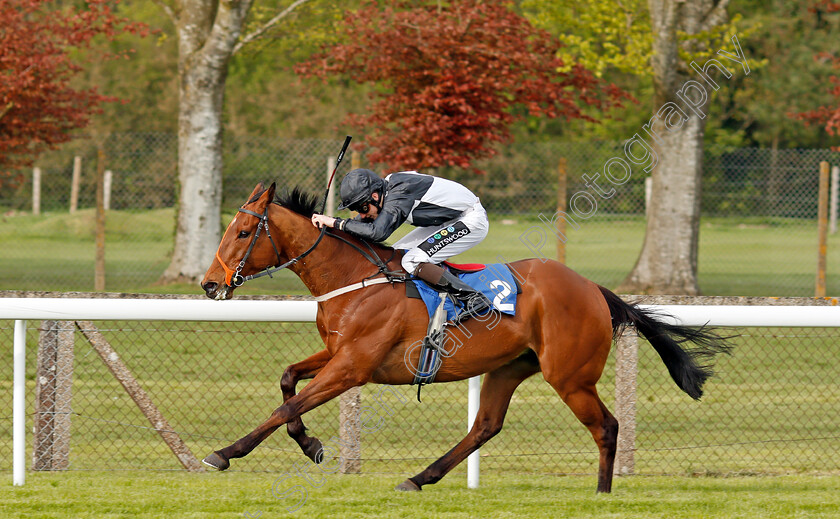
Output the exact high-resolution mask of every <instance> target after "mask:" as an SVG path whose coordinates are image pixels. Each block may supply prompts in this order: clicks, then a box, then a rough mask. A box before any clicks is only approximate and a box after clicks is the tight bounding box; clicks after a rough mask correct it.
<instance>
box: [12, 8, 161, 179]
mask: <svg viewBox="0 0 840 519" xmlns="http://www.w3.org/2000/svg"><path fill="white" fill-rule="evenodd" d="M126 32H129V33H140V32H145V27H144V26H143V25H142V24H137V23H131V22H129V21H128V20H126V19H124V18H121V17H119V16H117V15H115V14H114V13H113V11H112V9H111V4H110V3H109V2H107V1H105V0H86V1H85V2H84V3H83V4H80V5H78V6H71V7H67V8H62V7H61V6H55V5H54V4H52V3H50V2H47V1H45V0H0V75H2V77H3V81H2V82H0V166H19V165H24V164H29V163H31V161H32V160H33V159H34V158H35V157H36V156H37V155H38V154H39V153H41V152H43V151H45V150H47V149H50V148H54V147H56V146H57V145H58V144H60V143H63V142H67V141H68V140H70V138H71V131H72V130H76V129H79V128H84V127H86V126H87V125H88V124H89V123H90V117H91V114H92V113H94V112H96V111H97V110H99V109H100V105H101V104H102V103H105V102H108V101H116V100H117V99H116V98H115V97H113V96H106V95H103V94H101V93H99V91H98V90H97V89H96V88H95V87H89V88H77V87H75V86H74V85H73V84H72V81H73V79H74V78H75V77H76V76H77V75H79V73H80V72H81V71H82V70H83V64H85V63H84V60H83V59H81V58H79V56H77V55H74V51H75V50H77V49H84V48H87V47H89V46H90V44H91V41H92V40H93V39H94V38H96V37H98V36H101V37H104V38H106V39H110V40H113V39H116V38H117V37H119V36H121V35H122V34H124V33H126ZM113 57H114V56H113V55H105V56H99V57H98V59H100V60H101V59H103V58H105V59H108V58H113Z"/></svg>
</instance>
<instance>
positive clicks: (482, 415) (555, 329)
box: [201, 183, 729, 492]
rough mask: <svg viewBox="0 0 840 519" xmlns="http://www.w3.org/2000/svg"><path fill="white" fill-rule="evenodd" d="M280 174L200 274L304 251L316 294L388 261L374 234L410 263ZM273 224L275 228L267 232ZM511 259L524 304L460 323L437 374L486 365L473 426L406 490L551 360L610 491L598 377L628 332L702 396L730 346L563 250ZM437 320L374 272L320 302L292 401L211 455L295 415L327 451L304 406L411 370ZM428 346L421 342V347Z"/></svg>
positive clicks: (301, 432) (233, 453)
mask: <svg viewBox="0 0 840 519" xmlns="http://www.w3.org/2000/svg"><path fill="white" fill-rule="evenodd" d="M275 188H276V186H275V184H271V186H269V187H268V188H265V187H264V185H263V184H262V183H260V184H258V185H257V186H256V187H255V188H254V191H253V192H252V193H251V196H250V198H249V199H248V201H247V202H246V203H245V204H244V205H243V206H242V207H241V208H240V210H239V213H238V214H237V215H236V216H235V217H234V219H233V220H232V221H231V223H230V225H229V226H228V228H227V230H226V231H225V234H224V236H223V237H222V240H221V243H220V244H219V249H218V252H217V253H216V258H215V259H214V260H213V262H212V264H211V265H210V267H209V268H208V270H207V273H206V274H205V276H204V279H203V280H202V282H201V287H202V288H203V289H204V291H205V293H206V294H207V296H208V297H210V298H213V299H230V298H231V297H233V293H234V290H235V288H236V286H238V285H239V284H241V283H242V279H244V278H241V277H240V276H248V275H254V274H256V273H259V272H260V271H261V270H263V269H266V268H269V267H273V266H276V265H279V264H281V263H287V262H290V261H291V260H293V258H298V257H300V256H301V255H304V254H305V256H304V257H300V258H299V259H298V260H297V261H291V263H290V266H289V268H290V269H291V270H292V271H294V273H295V274H297V275H298V276H299V277H300V279H301V280H302V281H303V283H304V284H305V285H306V287H307V288H308V289H309V291H310V292H311V293H312V294H313V295H314V296H316V297H317V296H322V295H324V294H329V293H331V292H332V291H335V290H338V289H341V288H342V287H348V286H350V285H353V284H356V283H358V282H360V281H362V280H363V279H369V278H374V279H375V278H376V277H377V276H378V277H380V278H381V274H380V270H379V269H378V268H377V267H376V266H375V265H374V264H373V263H371V262H369V261H367V260H365V259H364V258H363V257H362V254H361V253H360V252H359V250H358V249H362V250H364V248H365V247H368V250H370V251H372V252H373V253H375V254H376V255H377V256H378V258H379V259H380V260H381V262H382V263H385V264H386V265H387V266H388V268H389V269H390V270H392V271H399V270H401V267H400V257H401V253H400V252H399V251H395V250H393V249H391V248H389V247H385V246H383V245H381V244H369V246H368V245H366V244H365V243H363V242H362V241H361V240H359V239H356V238H354V237H352V236H350V235H348V234H345V233H343V232H341V231H334V232H333V231H331V232H330V233H328V234H327V236H320V237H319V232H321V231H319V230H318V229H316V228H315V227H314V226H313V225H312V223H311V222H310V217H311V215H312V214H313V212H314V211H315V206H316V198H315V197H314V196H312V195H308V194H306V193H303V192H301V191H300V190H299V189H297V188H295V189H293V190H292V191H291V192H290V193H287V194H285V195H283V196H279V197H277V199H276V200H275ZM260 228H264V230H265V232H264V233H262V235H260V233H259V229H260ZM320 238H324V239H323V240H321V239H320ZM338 238H342V239H338ZM318 242H320V243H319V244H318V246H317V247H314V248H312V246H313V244H315V243H318ZM509 266H510V268H511V269H512V270H513V271H515V272H516V273H517V276H518V277H519V278H521V289H522V292H521V294H519V295H518V303H517V306H518V308H517V310H516V315H515V316H507V315H506V316H504V317H500V318H499V320H498V322H497V323H496V325H495V326H493V327H489V326H487V325H486V324H485V323H484V322H482V321H481V320H479V319H478V318H471V319H468V320H467V321H465V322H463V323H461V325H460V326H461V327H463V328H464V332H463V333H464V334H465V337H467V334H468V335H469V336H468V337H467V338H466V339H465V340H464V341H463V344H462V345H461V346H460V347H459V348H458V349H457V351H455V353H454V354H453V355H452V356H451V357H448V358H446V359H445V361H444V362H443V364H442V365H441V367H440V368H439V371H438V372H437V375H436V378H435V382H452V381H456V380H463V379H467V378H470V377H473V376H476V375H481V374H485V377H484V382H483V384H482V387H481V393H480V395H481V397H480V398H481V403H480V407H479V410H478V414H477V416H476V419H475V422H474V424H473V426H472V429H471V430H470V431H469V433H468V434H467V435H466V437H464V439H462V440H461V441H460V443H458V444H457V445H456V446H455V447H454V448H453V449H452V450H450V451H449V452H447V453H446V454H445V455H444V456H443V457H441V458H440V459H438V460H437V461H435V462H434V463H432V464H431V465H429V466H428V467H427V468H426V469H425V470H423V471H422V472H420V473H419V474H417V475H416V476H414V477H411V478H408V479H407V480H405V481H404V482H403V483H401V484H400V485H398V486H397V489H398V490H414V491H417V490H421V489H422V487H423V486H425V485H429V484H432V483H436V482H437V481H439V480H440V479H441V478H443V477H444V476H445V475H446V474H447V473H448V472H449V471H451V470H452V469H453V468H454V467H455V466H456V465H458V464H459V463H460V462H461V461H463V460H464V458H466V457H467V456H468V455H469V454H471V453H472V452H473V451H475V450H476V449H478V448H479V447H481V445H483V444H484V443H485V442H487V441H488V440H489V439H490V438H492V437H493V436H494V435H496V434H497V433H498V432H499V431H500V430H501V428H502V423H503V422H504V418H505V414H506V412H507V409H508V405H509V404H510V400H511V396H512V395H513V392H514V391H515V390H516V388H517V386H519V385H520V384H521V383H522V381H524V380H525V379H527V378H528V377H530V376H532V375H535V374H537V373H541V374H542V376H543V378H544V379H545V380H546V382H548V383H549V384H550V385H551V387H553V388H554V390H555V391H556V392H557V394H558V395H559V396H560V398H561V399H562V400H563V402H565V403H566V405H568V406H569V407H570V408H571V410H572V411H573V412H574V414H575V416H576V417H577V418H578V420H580V422H581V423H583V425H584V426H586V427H587V428H588V429H589V432H590V433H591V434H592V437H593V438H594V440H595V443H596V445H597V446H598V451H599V455H600V458H599V465H598V487H597V491H598V492H610V490H611V488H612V478H613V464H614V460H615V455H616V442H617V436H618V421H617V420H616V419H615V417H613V415H612V414H611V413H610V412H609V410H607V408H606V406H605V405H604V404H603V402H601V399H600V398H599V397H598V392H597V390H596V388H595V385H596V383H597V382H598V379H599V378H600V377H601V372H602V371H603V369H604V364H605V363H606V360H607V355H608V354H609V352H610V347H611V344H612V341H613V339H614V338H615V337H616V335H617V334H619V333H620V332H621V330H622V329H623V328H624V327H626V326H635V327H636V329H637V330H638V331H639V332H641V334H642V335H643V336H644V337H646V338H647V339H648V341H649V342H650V343H651V345H653V347H654V348H655V349H656V351H657V353H659V356H660V357H661V358H662V361H663V362H664V363H665V365H666V367H667V368H668V371H669V372H670V374H671V377H672V378H673V379H674V381H675V382H676V384H677V386H679V388H680V389H682V390H683V391H684V392H686V393H687V394H688V395H689V396H691V397H692V398H694V399H699V398H700V396H701V395H702V386H703V383H704V381H705V380H706V379H707V378H708V377H709V376H710V375H711V374H712V372H711V368H710V366H709V365H706V364H705V363H704V361H710V360H711V358H712V357H714V356H715V355H717V354H719V353H722V352H727V351H728V350H729V346H727V345H726V343H725V340H724V338H722V337H720V336H718V335H716V334H715V333H714V332H713V331H710V330H707V329H702V328H700V329H697V328H683V327H679V326H675V325H671V324H668V323H665V322H662V321H660V320H658V319H656V314H654V313H653V312H650V311H649V310H645V309H641V308H639V307H637V306H635V305H630V304H627V303H625V302H624V301H622V300H621V299H620V298H619V297H618V296H617V295H615V294H614V293H612V292H611V291H609V290H608V289H606V288H604V287H602V286H599V285H597V284H595V283H594V282H592V281H589V280H588V279H586V278H584V277H582V276H580V275H579V274H577V273H575V272H574V271H572V270H571V269H569V268H567V267H566V266H565V265H563V264H561V263H558V262H555V261H550V260H545V261H543V260H540V259H525V260H520V261H515V262H512V263H510V264H509ZM234 267H235V268H234ZM427 324H428V313H427V311H426V308H425V307H424V303H423V302H422V301H421V300H419V299H413V298H408V297H406V289H405V284H404V283H395V284H392V283H382V284H376V285H372V286H367V287H365V288H360V289H358V290H353V291H349V292H346V293H341V294H339V295H336V296H335V297H330V298H329V299H326V300H324V301H321V302H319V303H318V313H317V319H316V325H317V328H318V333H319V334H320V335H321V339H322V340H323V341H324V345H325V348H324V349H323V350H321V351H319V352H318V353H315V354H314V355H312V356H310V357H309V358H307V359H305V360H303V361H301V362H298V363H296V364H292V365H291V366H289V367H288V368H286V370H285V372H284V373H283V376H282V378H281V381H280V386H281V389H282V393H283V404H282V405H281V406H280V407H278V408H277V409H276V410H275V411H274V412H273V413H272V414H271V416H270V417H269V418H268V420H266V421H265V422H264V423H262V424H261V425H260V426H258V427H257V428H256V429H254V430H253V431H252V432H251V433H249V434H247V435H246V436H244V437H242V438H241V439H239V440H237V441H236V442H235V443H233V444H231V445H229V446H227V447H225V448H223V449H220V450H217V451H215V452H213V453H212V454H210V455H209V456H207V457H206V458H205V459H204V460H203V461H204V463H205V464H207V465H209V466H211V467H213V468H216V469H218V470H225V469H227V468H228V467H229V466H230V460H231V459H233V458H241V457H243V456H245V455H247V454H248V453H249V452H251V451H252V450H253V449H254V448H255V447H256V446H257V445H259V444H260V442H262V441H263V440H265V439H266V438H267V437H268V436H269V435H270V434H272V433H273V432H274V431H275V430H276V429H277V428H278V427H280V426H282V425H284V424H285V425H287V428H288V433H289V435H290V436H291V437H292V438H293V439H294V440H295V441H296V442H297V443H298V445H299V446H300V447H301V449H302V450H303V452H304V454H305V455H306V456H308V457H309V458H310V459H312V460H313V461H314V462H316V463H319V462H321V461H323V457H324V454H323V447H322V444H321V442H320V441H319V440H318V439H317V438H314V437H310V436H308V435H307V434H306V429H305V427H304V425H303V421H302V420H301V415H303V414H304V413H306V412H307V411H309V410H311V409H313V408H315V407H317V406H319V405H321V404H323V403H325V402H327V401H329V400H331V399H333V398H335V397H337V396H339V395H341V394H342V393H344V392H345V391H347V390H348V389H350V388H353V387H356V386H362V385H364V384H367V383H370V382H372V383H376V384H392V385H404V384H411V383H412V382H413V380H414V373H413V372H412V371H411V370H410V369H409V368H408V367H407V366H406V362H405V360H404V357H405V355H406V350H407V349H409V348H410V347H411V346H412V345H416V344H417V343H418V341H421V340H422V339H423V337H424V336H425V335H426V331H427V330H426V328H427ZM686 342H692V343H693V346H692V349H687V348H683V347H682V346H681V344H682V343H686ZM415 349H416V350H417V352H416V355H415V356H419V348H415ZM410 354H413V352H410ZM415 365H416V363H415ZM305 379H312V380H311V381H310V382H309V383H308V384H306V386H305V387H304V388H303V389H302V390H301V391H300V393H297V394H296V393H295V391H296V386H297V383H298V381H300V380H305Z"/></svg>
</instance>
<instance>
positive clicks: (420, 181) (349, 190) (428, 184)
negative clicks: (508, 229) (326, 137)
mask: <svg viewBox="0 0 840 519" xmlns="http://www.w3.org/2000/svg"><path fill="white" fill-rule="evenodd" d="M340 194H341V205H340V206H339V207H338V208H339V209H345V208H346V209H350V210H351V211H356V212H357V213H359V214H358V216H356V217H355V218H353V219H347V220H344V219H341V218H333V217H331V216H325V215H322V214H313V215H312V224H313V225H315V227H319V228H320V227H321V226H322V225H326V226H327V227H333V228H335V229H338V230H340V231H345V232H347V233H349V234H352V235H354V236H357V237H359V238H363V239H366V240H371V241H377V242H378V241H382V240H384V239H386V238H387V237H388V236H390V235H391V233H393V232H394V231H395V230H397V228H398V227H399V226H400V225H402V223H403V222H405V221H406V220H407V221H408V223H410V224H411V225H413V226H415V227H417V229H414V230H412V231H411V232H409V233H408V234H406V235H405V237H403V238H402V239H401V240H399V241H397V243H395V244H394V248H395V249H407V251H406V253H405V255H404V256H403V259H402V267H403V268H404V269H405V270H406V272H409V273H412V274H414V275H415V276H417V277H418V278H420V279H422V280H423V281H425V282H426V283H428V284H429V285H431V286H432V287H433V288H435V289H436V290H439V291H443V292H447V293H449V294H451V295H453V296H454V297H455V298H456V299H458V300H459V301H461V302H462V303H464V305H465V307H466V308H467V309H468V310H469V314H472V315H475V314H479V313H481V312H483V311H484V310H485V309H487V308H489V307H490V301H488V300H487V298H486V297H484V295H483V294H481V293H480V292H478V291H476V290H474V289H473V288H472V287H470V286H469V285H467V284H466V283H464V282H463V281H461V280H460V279H459V278H458V276H456V275H454V274H452V273H451V272H449V271H447V270H444V269H443V268H442V267H440V266H439V263H441V262H443V261H444V260H446V259H449V258H451V257H452V256H455V255H456V254H459V253H461V252H464V251H465V250H468V249H470V248H472V247H474V246H476V245H478V243H479V242H481V240H483V239H484V237H485V236H487V231H488V229H489V227H490V224H489V222H488V220H487V212H486V211H485V210H484V208H483V207H482V206H481V202H480V201H479V200H478V197H477V196H475V195H474V194H473V193H472V192H471V191H470V190H469V189H467V188H466V187H464V186H462V185H461V184H459V183H457V182H453V181H451V180H446V179H444V178H440V177H434V176H431V175H423V174H420V173H417V172H416V171H403V172H401V173H392V174H390V175H388V176H387V177H385V178H384V179H382V178H381V177H380V176H379V175H377V174H376V173H374V172H373V171H371V170H369V169H354V170H353V171H351V172H349V173H348V174H347V175H346V176H345V177H344V179H343V180H342V181H341V190H340ZM468 302H469V304H468ZM459 320H460V319H459Z"/></svg>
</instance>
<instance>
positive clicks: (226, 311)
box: [0, 297, 840, 488]
mask: <svg viewBox="0 0 840 519" xmlns="http://www.w3.org/2000/svg"><path fill="white" fill-rule="evenodd" d="M640 306H641V307H642V308H645V309H648V310H654V311H656V312H660V313H662V314H669V315H671V316H672V317H673V318H664V319H663V321H666V322H670V323H673V324H678V325H684V326H700V325H705V324H708V325H710V326H738V327H756V326H761V327H771V326H772V327H838V326H840V306H724V305H721V306H702V305H640ZM317 309H318V304H317V303H316V302H315V301H249V300H231V301H212V300H209V299H208V300H194V299H82V298H66V299H65V298H17V297H10V298H0V319H13V320H15V329H14V391H13V397H12V398H13V405H12V409H13V422H14V423H13V426H12V430H13V450H14V454H13V471H12V472H13V483H14V485H23V484H24V481H25V466H26V464H25V459H24V458H25V445H26V440H25V434H26V431H25V422H26V420H25V418H26V416H25V399H24V396H25V364H24V361H25V353H26V320H41V319H54V320H65V321H75V320H79V321H97V320H120V321H222V322H224V321H278V322H279V321H287V322H314V321H315V315H316V313H317ZM469 388H470V389H469V397H470V398H469V406H468V407H469V409H468V419H467V422H468V427H471V426H472V422H473V420H474V419H475V413H476V412H477V411H478V403H479V402H478V399H479V377H473V378H472V379H470V386H469ZM478 456H479V453H478V451H476V452H474V453H473V454H471V455H470V457H469V458H468V461H467V481H468V486H469V487H470V488H475V487H477V486H478V459H479V458H478Z"/></svg>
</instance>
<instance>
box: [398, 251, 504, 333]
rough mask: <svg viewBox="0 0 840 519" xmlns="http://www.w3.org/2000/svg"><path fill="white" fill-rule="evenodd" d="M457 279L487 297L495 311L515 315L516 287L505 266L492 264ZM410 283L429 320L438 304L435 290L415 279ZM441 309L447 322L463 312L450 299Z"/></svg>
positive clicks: (438, 299)
mask: <svg viewBox="0 0 840 519" xmlns="http://www.w3.org/2000/svg"><path fill="white" fill-rule="evenodd" d="M458 277H459V278H461V279H462V280H463V281H464V282H465V283H466V284H468V285H469V286H471V287H473V288H475V289H476V290H479V291H481V293H483V294H484V295H485V296H487V299H489V300H490V301H491V302H492V303H493V307H494V308H495V309H496V310H498V311H499V312H501V313H503V314H507V315H515V313H516V293H517V290H518V285H517V284H516V280H515V279H514V277H513V274H511V273H510V269H509V268H508V266H507V265H505V264H504V263H493V264H490V265H487V268H485V269H484V270H479V271H478V272H461V273H459V275H458ZM412 281H414V284H415V285H416V286H417V291H418V292H420V298H421V299H422V300H423V302H424V303H426V310H427V311H428V312H429V318H431V317H432V315H434V313H435V310H436V309H437V306H438V303H439V302H440V298H439V296H438V292H437V290H435V289H433V288H431V287H429V285H427V284H426V283H425V282H424V281H421V280H419V279H417V278H413V279H412ZM443 307H444V308H445V309H446V320H447V321H451V320H452V319H454V318H455V316H456V315H457V314H458V313H460V312H461V311H462V310H463V305H462V304H460V303H459V304H458V308H456V307H455V305H454V304H453V303H452V298H446V303H445V304H444V306H443Z"/></svg>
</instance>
